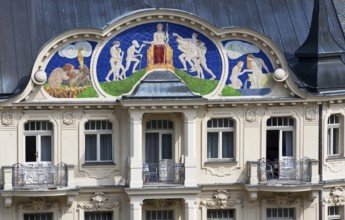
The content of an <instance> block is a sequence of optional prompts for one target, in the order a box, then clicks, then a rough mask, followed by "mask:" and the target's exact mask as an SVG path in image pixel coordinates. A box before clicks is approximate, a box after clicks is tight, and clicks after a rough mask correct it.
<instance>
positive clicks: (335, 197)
mask: <svg viewBox="0 0 345 220" xmlns="http://www.w3.org/2000/svg"><path fill="white" fill-rule="evenodd" d="M323 202H324V203H325V204H328V205H330V206H340V205H345V195H344V188H343V187H340V186H336V187H334V188H333V189H332V190H331V192H330V193H329V196H326V197H324V198H323Z"/></svg>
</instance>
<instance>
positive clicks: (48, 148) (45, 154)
mask: <svg viewBox="0 0 345 220" xmlns="http://www.w3.org/2000/svg"><path fill="white" fill-rule="evenodd" d="M41 161H52V137H51V136H42V137H41Z"/></svg>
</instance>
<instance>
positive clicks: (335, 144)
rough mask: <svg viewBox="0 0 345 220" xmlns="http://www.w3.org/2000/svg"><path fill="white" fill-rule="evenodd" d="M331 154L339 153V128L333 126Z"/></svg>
mask: <svg viewBox="0 0 345 220" xmlns="http://www.w3.org/2000/svg"><path fill="white" fill-rule="evenodd" d="M333 154H339V128H333Z"/></svg>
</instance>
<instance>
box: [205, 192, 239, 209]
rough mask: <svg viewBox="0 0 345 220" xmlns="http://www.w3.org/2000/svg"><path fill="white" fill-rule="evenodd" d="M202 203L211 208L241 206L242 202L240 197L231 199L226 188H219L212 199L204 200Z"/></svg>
mask: <svg viewBox="0 0 345 220" xmlns="http://www.w3.org/2000/svg"><path fill="white" fill-rule="evenodd" d="M200 204H201V205H202V206H206V207H209V208H218V209H227V208H233V207H236V206H239V205H241V204H242V202H241V200H239V199H230V194H229V193H228V191H226V190H217V191H216V192H215V193H214V195H213V198H212V199H205V200H202V201H201V203H200Z"/></svg>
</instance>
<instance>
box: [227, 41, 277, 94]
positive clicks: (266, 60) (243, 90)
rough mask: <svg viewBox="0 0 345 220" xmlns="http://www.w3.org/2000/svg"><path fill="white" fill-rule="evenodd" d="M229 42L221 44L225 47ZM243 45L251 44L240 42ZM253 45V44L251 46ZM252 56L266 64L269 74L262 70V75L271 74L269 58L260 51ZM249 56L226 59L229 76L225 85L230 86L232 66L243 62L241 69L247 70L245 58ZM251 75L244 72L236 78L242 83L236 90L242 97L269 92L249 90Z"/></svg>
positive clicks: (265, 89) (271, 68)
mask: <svg viewBox="0 0 345 220" xmlns="http://www.w3.org/2000/svg"><path fill="white" fill-rule="evenodd" d="M230 41H231V40H228V41H223V42H222V44H223V46H225V44H226V43H227V42H230ZM235 41H241V40H235ZM241 42H243V43H247V44H251V43H249V42H247V41H241ZM251 45H253V44H251ZM251 54H252V55H254V56H255V57H256V58H261V59H262V60H263V61H264V63H265V64H266V66H267V68H268V69H269V72H267V71H266V70H265V69H264V68H263V69H262V73H263V75H267V74H269V73H272V72H273V65H272V63H271V61H270V60H269V58H268V57H267V55H266V54H265V53H264V52H263V51H262V50H261V49H260V52H259V53H251ZM248 55H249V54H245V55H242V56H241V57H239V58H237V59H230V57H228V56H227V57H228V60H229V70H228V71H229V75H228V78H227V79H226V83H225V84H226V85H230V84H231V81H230V76H231V71H232V69H233V68H234V66H235V65H236V64H237V63H238V62H239V61H243V62H244V65H243V67H242V70H244V69H248V67H247V61H246V60H247V56H248ZM249 74H251V72H246V73H244V74H242V75H240V76H239V77H238V78H239V79H240V80H241V81H242V84H243V85H242V87H241V89H238V91H239V92H241V94H242V95H246V96H248V95H266V94H268V93H270V92H271V88H267V87H265V88H258V89H256V88H255V89H250V86H251V82H250V81H248V75H249Z"/></svg>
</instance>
